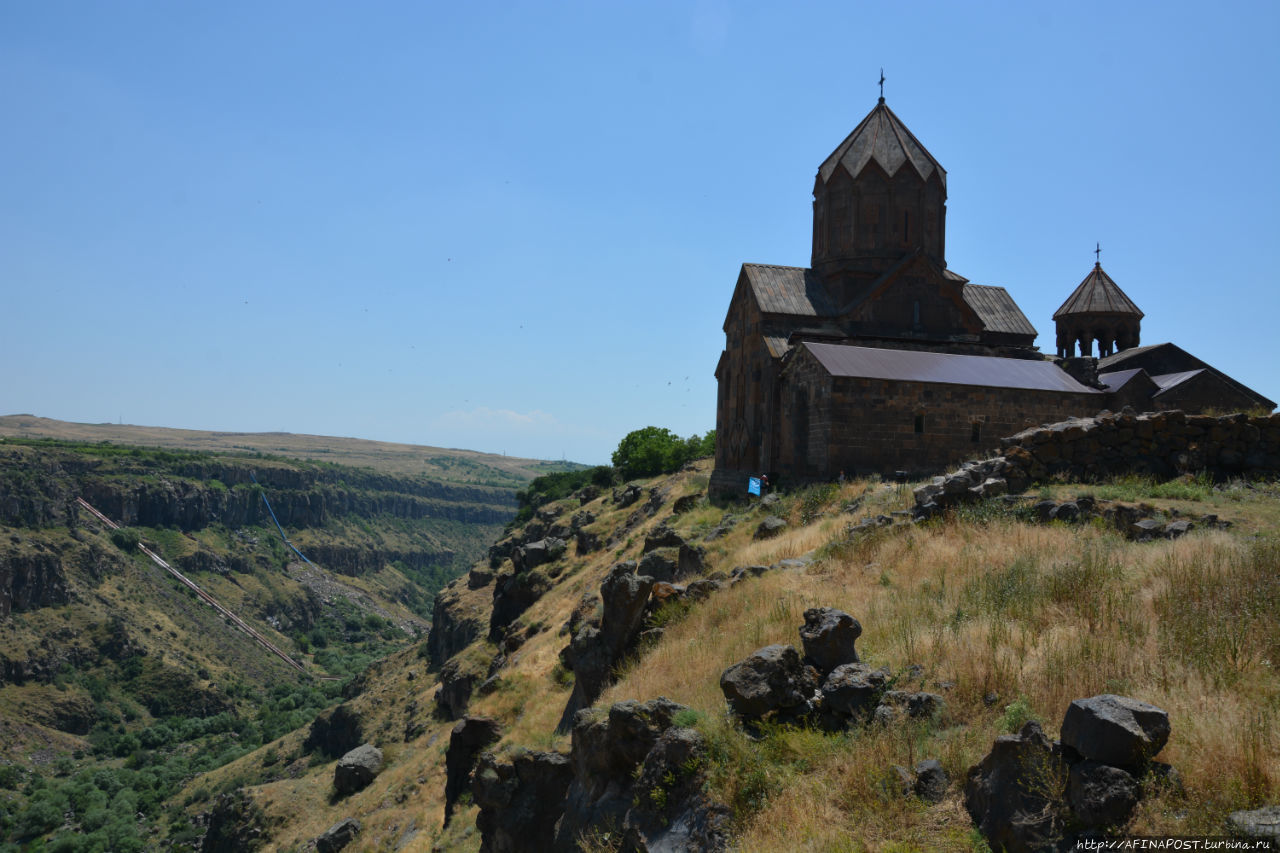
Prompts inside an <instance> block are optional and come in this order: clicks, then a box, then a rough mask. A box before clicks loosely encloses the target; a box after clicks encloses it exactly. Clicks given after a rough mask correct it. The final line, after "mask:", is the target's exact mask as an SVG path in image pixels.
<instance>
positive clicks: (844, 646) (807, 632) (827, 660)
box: [800, 607, 862, 676]
mask: <svg viewBox="0 0 1280 853" xmlns="http://www.w3.org/2000/svg"><path fill="white" fill-rule="evenodd" d="M860 636H862V625H860V624H858V620H857V619H854V618H853V617H852V616H850V615H849V614H848V613H845V612H844V611H843V610H836V609H835V608H834V607H811V608H809V609H808V610H806V611H805V612H804V625H803V626H802V627H801V628H800V642H801V644H802V645H803V646H804V657H805V661H806V662H807V663H810V664H812V665H813V666H814V667H815V668H816V669H817V670H818V672H819V673H821V674H822V675H824V676H825V675H827V674H828V673H830V672H831V671H832V670H834V669H835V668H836V667H838V666H840V665H841V664H846V663H857V662H858V652H857V651H856V650H855V649H854V642H855V641H856V640H857V639H858V637H860Z"/></svg>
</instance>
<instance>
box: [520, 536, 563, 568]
mask: <svg viewBox="0 0 1280 853" xmlns="http://www.w3.org/2000/svg"><path fill="white" fill-rule="evenodd" d="M567 548H568V544H567V543H566V542H565V541H564V540H563V539H559V538H556V537H554V536H548V537H547V538H545V539H539V540H538V541H537V542H530V543H528V544H526V545H521V546H519V547H518V548H516V549H515V550H514V551H512V553H511V564H512V565H513V566H515V570H516V573H517V574H518V573H520V572H527V571H529V570H530V569H534V568H537V567H538V566H541V565H543V564H544V563H550V562H554V561H555V560H558V559H560V558H561V557H563V556H564V552H565V550H566V549H567Z"/></svg>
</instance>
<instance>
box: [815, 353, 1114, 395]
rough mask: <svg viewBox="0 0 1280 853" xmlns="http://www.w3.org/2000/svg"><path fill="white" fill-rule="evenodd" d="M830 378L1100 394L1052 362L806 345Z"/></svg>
mask: <svg viewBox="0 0 1280 853" xmlns="http://www.w3.org/2000/svg"><path fill="white" fill-rule="evenodd" d="M802 346H804V347H805V348H807V349H808V350H809V352H810V353H812V354H813V356H814V358H816V359H817V360H818V363H819V364H821V365H822V366H823V368H824V369H826V371H827V372H828V373H830V374H831V375H832V376H849V377H859V378H864V379H888V380H892V381H897V382H933V383H940V384H943V385H976V386H980V387H986V388H1019V389H1025V390H1028V391H1058V392H1070V393H1077V394H1098V393H1101V392H1099V391H1096V390H1094V389H1093V388H1088V387H1086V386H1084V385H1081V384H1080V383H1079V382H1077V381H1076V380H1075V379H1073V378H1072V377H1071V376H1070V375H1068V374H1067V373H1066V372H1065V371H1063V370H1062V369H1061V368H1059V367H1058V366H1057V365H1056V364H1054V363H1053V362H1051V361H1035V360H1031V359H1022V358H998V357H996V356H989V355H954V354H952V353H943V352H920V351H916V350H896V349H876V348H873V347H856V346H849V345H846V344H820V343H804V344H802Z"/></svg>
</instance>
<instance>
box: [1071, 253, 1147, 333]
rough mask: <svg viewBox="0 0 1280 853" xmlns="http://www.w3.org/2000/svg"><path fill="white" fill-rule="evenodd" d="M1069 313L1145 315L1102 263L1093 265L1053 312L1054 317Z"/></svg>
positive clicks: (1138, 316)
mask: <svg viewBox="0 0 1280 853" xmlns="http://www.w3.org/2000/svg"><path fill="white" fill-rule="evenodd" d="M1069 314H1127V315H1129V316H1131V317H1137V318H1139V319H1141V318H1142V316H1143V315H1142V312H1141V311H1139V310H1138V306H1137V305H1134V304H1133V300H1132V299H1130V298H1129V297H1128V296H1126V295H1125V293H1124V291H1123V290H1121V289H1120V286H1119V285H1118V284H1116V283H1115V282H1114V281H1112V279H1111V276H1109V275H1107V274H1106V273H1105V272H1103V270H1102V264H1094V265H1093V269H1092V270H1090V271H1089V274H1088V275H1087V276H1085V277H1084V281H1082V282H1080V286H1079V287H1077V288H1076V289H1075V290H1073V291H1072V292H1071V295H1070V296H1068V297H1067V301H1066V302H1064V303H1062V307H1061V308H1059V309H1058V310H1057V311H1054V312H1053V319H1055V320H1057V319H1058V318H1060V317H1065V316H1067V315H1069Z"/></svg>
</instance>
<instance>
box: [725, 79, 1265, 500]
mask: <svg viewBox="0 0 1280 853" xmlns="http://www.w3.org/2000/svg"><path fill="white" fill-rule="evenodd" d="M946 202H947V173H946V170H945V169H943V168H942V166H941V165H940V164H939V163H938V161H937V160H935V159H934V158H933V156H932V155H931V154H930V153H929V152H928V151H927V150H926V149H925V147H924V146H923V145H922V144H921V143H920V141H919V140H918V139H916V137H915V136H914V135H913V134H912V133H911V131H910V130H908V129H907V127H906V125H904V124H903V123H902V121H901V120H900V119H899V118H898V117H897V116H896V115H895V114H894V112H893V111H892V110H891V109H889V107H888V106H887V105H886V104H885V102H884V98H883V97H881V98H880V102H879V103H878V104H877V105H876V107H875V108H874V109H872V110H871V112H870V113H869V114H868V115H867V117H866V118H864V119H863V120H862V121H861V123H859V124H858V126H857V127H855V128H854V129H853V132H852V133H850V134H849V136H848V137H847V138H846V139H845V140H844V141H843V142H841V143H840V145H839V146H838V147H837V148H836V150H835V151H833V152H831V155H830V156H829V157H827V159H826V160H824V161H823V162H822V165H821V166H819V167H818V175H817V178H816V180H815V182H814V187H813V254H812V260H811V262H810V266H809V267H808V268H803V267H782V266H770V265H766V264H743V265H742V270H741V272H740V273H739V274H738V283H737V285H736V287H735V288H734V291H733V298H732V300H731V301H730V303H729V312H728V315H727V316H726V317H725V321H724V332H725V349H724V352H723V353H721V355H720V362H719V364H718V365H717V366H716V379H717V381H718V383H719V394H718V400H717V406H716V435H717V438H718V441H717V447H716V467H715V473H714V474H713V476H712V482H711V487H712V489H714V490H726V491H729V490H732V491H741V490H742V489H744V488H745V484H746V478H747V477H748V476H752V475H759V474H760V473H768V474H769V475H770V477H771V478H772V479H773V480H775V481H777V480H779V479H784V480H786V481H788V482H796V481H803V480H812V479H830V478H833V477H835V476H836V475H837V474H838V473H839V472H840V471H844V472H846V473H847V474H849V475H853V474H854V473H868V472H880V473H890V472H894V471H902V470H905V471H908V472H911V473H927V472H933V471H937V470H938V469H939V468H941V467H943V466H945V465H947V464H949V463H953V462H958V461H961V460H963V459H967V458H972V457H973V456H976V455H978V454H980V453H982V452H983V451H986V450H989V449H990V448H992V447H994V446H996V444H997V443H998V441H999V439H1000V438H1001V437H1002V436H1008V435H1012V434H1014V433H1016V432H1019V431H1020V430H1023V429H1025V428H1026V427H1028V426H1031V425H1038V424H1041V423H1046V422H1053V421H1060V420H1063V419H1065V418H1067V417H1071V416H1087V415H1094V414H1097V413H1098V412H1100V411H1102V410H1105V409H1109V410H1113V411H1115V410H1119V409H1122V408H1124V407H1125V406H1131V407H1132V408H1134V409H1135V410H1138V411H1151V410H1158V409H1182V410H1184V411H1187V412H1199V411H1202V410H1204V409H1207V408H1212V409H1217V410H1222V411H1236V410H1241V409H1255V408H1264V409H1267V410H1268V411H1270V410H1271V409H1273V408H1275V403H1273V402H1272V401H1271V400H1268V399H1266V398H1265V397H1263V396H1262V395H1260V394H1258V393H1256V392H1254V391H1252V390H1250V389H1249V388H1246V387H1245V386H1244V385H1241V384H1240V383H1239V382H1236V381H1235V380H1234V379H1232V378H1231V377H1229V376H1227V375H1225V374H1224V373H1221V372H1220V371H1218V370H1215V369H1214V368H1213V367H1211V366H1209V365H1208V364H1205V363H1204V362H1202V361H1200V360H1199V359H1197V358H1196V357H1195V356H1193V355H1191V354H1190V353H1188V352H1186V351H1184V350H1182V349H1181V348H1179V347H1177V346H1175V345H1174V344H1171V343H1165V344H1155V345H1152V346H1142V345H1140V337H1139V333H1140V327H1141V321H1142V317H1143V314H1142V311H1140V310H1139V309H1138V306H1137V305H1135V304H1134V303H1133V301H1132V300H1131V299H1129V297H1128V296H1126V295H1125V294H1124V292H1123V291H1122V290H1121V289H1120V287H1119V286H1118V285H1117V284H1116V283H1115V282H1114V281H1113V280H1112V279H1111V277H1110V276H1108V275H1107V273H1106V272H1105V271H1103V269H1102V266H1101V264H1100V263H1099V264H1095V266H1094V267H1093V269H1092V270H1090V271H1089V274H1088V275H1087V276H1085V278H1084V281H1082V282H1081V283H1080V285H1079V286H1078V287H1077V288H1076V289H1075V290H1074V291H1073V292H1072V293H1071V294H1070V295H1069V296H1068V297H1067V299H1066V301H1065V302H1063V304H1062V307H1061V308H1059V309H1058V310H1057V311H1056V312H1055V313H1054V315H1053V320H1054V323H1055V326H1056V331H1057V353H1056V355H1057V358H1052V357H1048V356H1046V355H1045V354H1043V353H1041V352H1040V351H1039V348H1038V347H1036V346H1035V339H1036V334H1037V333H1036V330H1035V328H1034V327H1033V326H1032V325H1031V323H1030V322H1028V321H1027V318H1026V316H1025V315H1023V313H1022V311H1021V310H1020V309H1019V308H1018V305H1017V303H1015V302H1014V301H1013V297H1011V296H1010V295H1009V293H1008V291H1006V290H1005V289H1004V288H1003V287H993V286H989V285H980V284H974V283H973V282H971V281H969V280H968V279H966V278H965V277H964V276H961V275H958V274H957V273H955V272H953V271H952V270H950V269H948V268H947V261H946V227H947V209H946ZM1095 344H1096V350H1097V352H1096V355H1095V353H1094V350H1095Z"/></svg>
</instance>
